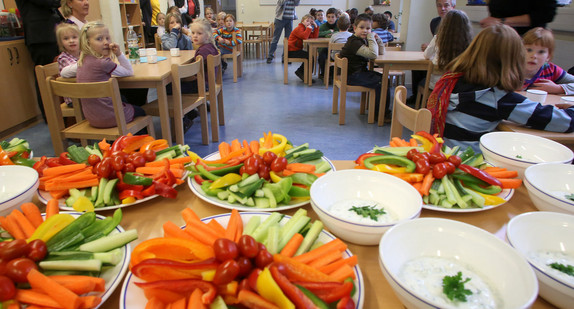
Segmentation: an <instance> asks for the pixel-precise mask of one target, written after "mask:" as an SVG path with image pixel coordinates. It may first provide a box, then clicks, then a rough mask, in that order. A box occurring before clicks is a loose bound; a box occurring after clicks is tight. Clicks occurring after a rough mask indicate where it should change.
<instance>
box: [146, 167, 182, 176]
mask: <svg viewBox="0 0 574 309" xmlns="http://www.w3.org/2000/svg"><path fill="white" fill-rule="evenodd" d="M169 170H170V171H171V172H172V173H173V176H175V177H176V178H181V177H183V173H184V170H183V168H180V167H177V166H171V167H170V168H169ZM163 171H165V167H159V166H142V167H138V168H136V173H140V174H144V175H155V174H157V173H162V172H163Z"/></svg>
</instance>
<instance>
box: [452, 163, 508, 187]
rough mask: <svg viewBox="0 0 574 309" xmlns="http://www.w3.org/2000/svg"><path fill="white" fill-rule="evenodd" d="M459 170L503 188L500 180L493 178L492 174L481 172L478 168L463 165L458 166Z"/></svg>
mask: <svg viewBox="0 0 574 309" xmlns="http://www.w3.org/2000/svg"><path fill="white" fill-rule="evenodd" d="M458 168H459V169H460V170H461V171H463V172H465V173H469V174H471V175H472V176H474V177H476V178H478V179H480V180H483V181H485V182H487V183H489V184H491V185H493V186H499V187H502V183H501V182H500V180H498V179H497V178H496V177H494V176H491V175H490V174H488V173H487V172H485V171H483V170H479V169H478V168H476V167H472V166H470V165H466V164H461V165H459V166H458Z"/></svg>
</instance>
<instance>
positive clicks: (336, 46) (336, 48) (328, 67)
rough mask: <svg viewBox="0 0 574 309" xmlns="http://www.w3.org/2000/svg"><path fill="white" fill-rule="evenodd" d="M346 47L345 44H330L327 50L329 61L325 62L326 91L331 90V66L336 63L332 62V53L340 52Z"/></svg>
mask: <svg viewBox="0 0 574 309" xmlns="http://www.w3.org/2000/svg"><path fill="white" fill-rule="evenodd" d="M343 46H345V43H329V47H328V48H327V60H326V61H325V71H324V73H325V74H324V76H323V79H324V80H325V89H329V75H330V71H331V66H332V65H333V64H334V63H335V62H334V61H331V52H332V51H340V50H341V49H343Z"/></svg>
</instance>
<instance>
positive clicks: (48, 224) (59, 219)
mask: <svg viewBox="0 0 574 309" xmlns="http://www.w3.org/2000/svg"><path fill="white" fill-rule="evenodd" d="M72 221H74V217H73V216H72V215H70V214H57V215H53V216H51V217H50V218H48V219H46V221H44V222H43V223H42V224H40V225H39V226H38V228H37V229H36V231H34V234H32V236H30V238H28V242H30V241H32V240H34V239H41V240H43V241H44V242H46V241H48V240H49V239H50V238H52V237H53V236H54V235H56V233H58V232H59V231H61V230H62V229H63V228H65V227H66V226H68V224H70V223H72Z"/></svg>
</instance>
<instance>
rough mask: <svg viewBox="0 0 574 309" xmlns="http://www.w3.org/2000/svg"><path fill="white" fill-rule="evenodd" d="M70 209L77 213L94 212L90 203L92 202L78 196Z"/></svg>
mask: <svg viewBox="0 0 574 309" xmlns="http://www.w3.org/2000/svg"><path fill="white" fill-rule="evenodd" d="M72 208H74V210H75V211H79V212H83V211H85V212H92V211H94V204H93V203H92V201H91V200H90V199H89V198H87V197H85V196H80V197H78V199H77V200H76V201H75V202H74V204H73V205H72Z"/></svg>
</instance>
